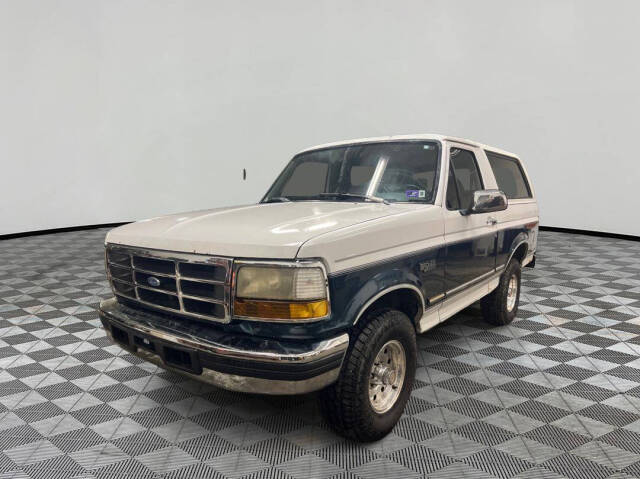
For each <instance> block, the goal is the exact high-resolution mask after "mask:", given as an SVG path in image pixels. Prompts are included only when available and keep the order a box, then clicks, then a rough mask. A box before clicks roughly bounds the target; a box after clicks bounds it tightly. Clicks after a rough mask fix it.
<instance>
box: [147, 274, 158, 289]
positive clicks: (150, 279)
mask: <svg viewBox="0 0 640 479" xmlns="http://www.w3.org/2000/svg"><path fill="white" fill-rule="evenodd" d="M147 283H149V286H153V287H154V288H157V287H158V286H160V280H159V279H158V278H156V277H155V276H149V277H148V278H147Z"/></svg>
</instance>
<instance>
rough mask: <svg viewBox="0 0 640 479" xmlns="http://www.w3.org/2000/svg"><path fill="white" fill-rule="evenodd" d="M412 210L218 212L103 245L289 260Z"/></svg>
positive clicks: (357, 206) (272, 206)
mask: <svg viewBox="0 0 640 479" xmlns="http://www.w3.org/2000/svg"><path fill="white" fill-rule="evenodd" d="M413 208H414V207H412V206H411V205H400V204H383V203H352V202H325V201H300V202H290V203H267V204H257V205H249V206H238V207H231V208H219V209H212V210H205V211H197V212H192V213H183V214H175V215H169V216H161V217H158V218H151V219H147V220H142V221H138V222H136V223H130V224H128V225H124V226H120V227H118V228H115V229H113V230H111V231H110V232H109V233H108V234H107V238H106V242H107V243H116V244H122V245H128V246H138V247H144V248H151V249H160V250H167V251H182V252H189V253H199V254H208V255H216V256H231V257H236V258H238V257H241V258H271V259H293V258H295V257H296V255H297V253H298V250H299V249H300V246H301V245H302V244H303V243H305V242H306V241H308V240H310V239H311V238H314V237H317V236H320V235H322V234H326V233H328V232H333V231H337V230H340V229H342V228H345V227H351V226H354V225H358V224H363V223H371V222H375V221H380V220H382V219H383V218H385V217H387V216H392V215H401V214H403V213H405V212H406V211H407V210H411V209H413Z"/></svg>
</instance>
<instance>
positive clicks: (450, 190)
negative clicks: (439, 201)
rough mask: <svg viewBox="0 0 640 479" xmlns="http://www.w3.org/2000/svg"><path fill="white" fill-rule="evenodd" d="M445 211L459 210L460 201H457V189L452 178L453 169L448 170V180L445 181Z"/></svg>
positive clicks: (453, 177) (454, 179) (454, 178)
mask: <svg viewBox="0 0 640 479" xmlns="http://www.w3.org/2000/svg"><path fill="white" fill-rule="evenodd" d="M447 209H448V210H459V209H460V200H459V199H458V188H457V187H456V177H455V176H453V168H449V179H448V180H447Z"/></svg>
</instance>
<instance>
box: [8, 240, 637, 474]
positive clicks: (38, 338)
mask: <svg viewBox="0 0 640 479" xmlns="http://www.w3.org/2000/svg"><path fill="white" fill-rule="evenodd" d="M104 233H105V231H104V230H94V231H84V232H75V233H62V234H56V235H50V236H37V237H31V238H24V239H13V240H6V241H0V451H2V452H0V477H1V478H6V477H25V478H26V477H32V478H40V477H43V478H54V479H62V478H64V477H74V476H75V477H86V478H88V477H114V478H115V477H117V478H127V477H135V478H138V477H160V476H162V477H185V478H190V479H192V478H197V477H213V478H223V477H228V478H239V477H252V478H266V477H279V478H290V477H295V478H328V477H332V478H346V477H349V478H356V477H358V478H381V477H407V478H408V477H425V476H428V477H433V478H460V477H474V478H476V477H477V478H482V477H501V478H510V477H520V478H538V477H545V478H546V477H550V478H551V477H563V476H566V477H571V478H604V477H616V478H623V477H632V476H638V475H640V356H639V353H640V243H633V242H626V241H621V240H613V239H602V238H590V237H583V236H575V235H567V234H558V233H548V232H542V233H541V235H540V249H539V255H538V264H537V267H536V268H535V269H533V270H531V269H526V270H525V273H524V285H523V295H522V297H521V306H520V311H519V314H518V319H517V320H516V321H515V322H514V323H513V324H512V325H511V326H508V327H502V328H492V327H489V326H488V325H487V324H485V323H484V322H483V321H482V320H481V318H480V317H479V312H478V309H477V307H475V308H474V307H472V308H470V309H468V310H466V311H464V312H463V313H461V314H459V315H457V316H456V317H454V318H452V319H451V320H450V321H448V322H447V323H446V324H444V325H442V326H440V327H438V328H436V329H435V330H432V331H430V332H429V333H427V334H424V335H422V336H421V337H420V338H419V343H420V351H421V352H420V358H419V362H420V367H419V369H418V372H417V381H416V384H415V388H414V391H413V394H412V397H411V399H410V401H409V403H408V405H407V409H406V413H405V415H404V417H403V418H402V419H401V421H400V423H399V425H398V426H397V427H396V429H395V430H394V432H393V433H392V434H391V435H390V436H388V437H387V438H386V439H384V440H383V441H380V442H378V443H374V444H366V445H359V444H354V443H350V442H346V441H344V440H343V439H341V438H339V437H337V436H335V435H334V434H332V433H331V432H330V431H328V430H327V429H326V427H325V425H324V424H323V422H322V420H321V419H320V417H319V415H318V408H317V405H316V402H315V396H313V395H309V396H303V397H287V398H269V397H260V396H251V395H242V394H236V393H230V392H226V391H222V390H219V389H216V388H214V387H211V386H207V385H204V384H200V383H197V382H193V381H186V380H185V379H184V378H182V377H180V376H177V375H175V374H171V373H168V372H165V371H163V370H162V369H158V368H157V367H155V366H153V365H150V364H148V363H145V362H143V361H141V360H140V359H138V358H136V357H134V356H132V355H130V354H126V353H124V352H123V351H122V350H121V349H120V348H119V347H117V346H114V345H112V344H110V343H109V341H108V340H107V339H106V338H105V335H104V333H103V331H102V330H101V329H100V326H99V321H98V319H97V315H96V312H95V308H96V306H97V303H98V301H99V300H100V299H101V298H105V297H108V296H109V295H110V294H109V289H108V287H107V283H106V281H105V277H104V274H103V250H102V239H103V237H104Z"/></svg>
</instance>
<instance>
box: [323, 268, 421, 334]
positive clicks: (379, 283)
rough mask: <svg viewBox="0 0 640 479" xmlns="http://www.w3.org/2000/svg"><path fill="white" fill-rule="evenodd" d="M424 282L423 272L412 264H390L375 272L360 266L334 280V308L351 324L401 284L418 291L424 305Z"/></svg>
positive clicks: (331, 286)
mask: <svg viewBox="0 0 640 479" xmlns="http://www.w3.org/2000/svg"><path fill="white" fill-rule="evenodd" d="M372 273H373V274H372ZM422 286H423V285H422V281H421V279H420V277H419V275H418V274H417V273H416V272H415V271H414V268H412V267H411V266H410V265H408V264H407V265H398V266H394V267H391V268H389V266H388V265H386V266H385V267H381V268H380V269H379V271H375V272H371V271H366V270H357V271H353V272H349V273H345V274H340V275H336V276H334V277H332V278H331V280H330V290H331V298H332V309H333V311H334V313H337V314H339V315H340V316H341V321H340V322H341V323H343V324H344V325H345V326H351V325H353V324H354V323H355V322H356V320H357V319H358V317H359V315H360V314H361V313H362V312H363V311H364V309H365V308H366V307H367V306H368V305H369V304H371V303H372V302H373V301H375V299H377V298H379V297H381V296H383V295H384V293H386V292H390V291H393V290H395V289H399V288H401V287H405V288H407V289H411V290H412V291H413V292H414V293H415V294H416V295H418V296H419V297H420V300H421V302H422V307H423V309H424V306H425V300H424V294H423V287H422Z"/></svg>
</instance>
